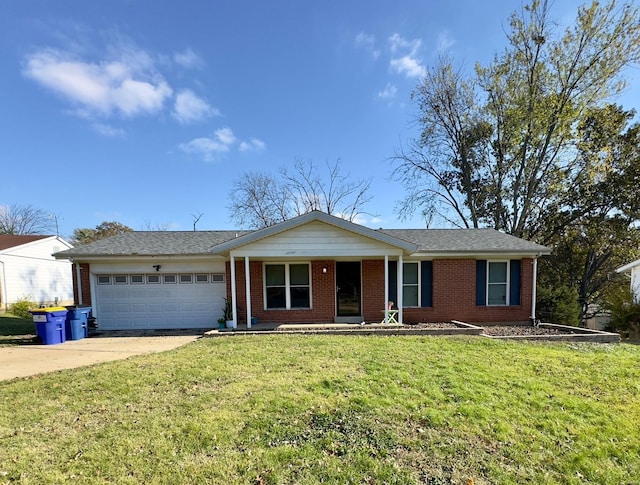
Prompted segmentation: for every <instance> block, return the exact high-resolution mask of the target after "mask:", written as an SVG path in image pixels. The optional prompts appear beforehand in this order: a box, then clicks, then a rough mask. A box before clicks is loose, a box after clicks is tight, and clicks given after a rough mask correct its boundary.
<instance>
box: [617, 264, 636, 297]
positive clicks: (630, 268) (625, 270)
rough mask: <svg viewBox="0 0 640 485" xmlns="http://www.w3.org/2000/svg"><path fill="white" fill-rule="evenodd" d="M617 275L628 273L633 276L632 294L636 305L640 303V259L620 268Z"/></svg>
mask: <svg viewBox="0 0 640 485" xmlns="http://www.w3.org/2000/svg"><path fill="white" fill-rule="evenodd" d="M616 273H627V274H630V275H631V293H632V294H633V299H634V301H635V302H636V303H640V259H638V260H636V261H634V262H633V263H629V264H626V265H624V266H623V267H622V268H618V269H617V270H616Z"/></svg>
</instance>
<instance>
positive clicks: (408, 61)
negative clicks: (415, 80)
mask: <svg viewBox="0 0 640 485" xmlns="http://www.w3.org/2000/svg"><path fill="white" fill-rule="evenodd" d="M389 65H390V66H391V69H392V70H393V71H395V72H396V73H398V74H404V75H405V76H407V77H422V76H424V75H425V74H426V72H427V71H426V69H425V67H424V66H423V65H422V64H420V61H418V60H417V59H414V58H413V57H411V56H403V57H400V58H396V59H391V62H390V63H389Z"/></svg>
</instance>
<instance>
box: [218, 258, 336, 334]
mask: <svg viewBox="0 0 640 485" xmlns="http://www.w3.org/2000/svg"><path fill="white" fill-rule="evenodd" d="M226 267H227V270H226V272H227V295H231V265H230V263H229V262H227V266H226ZM262 268H263V262H262V261H258V260H255V261H254V260H251V261H249V271H250V274H251V314H252V316H253V317H257V318H258V322H277V323H329V322H333V319H334V316H335V313H336V295H335V262H334V261H313V262H312V263H311V306H312V308H310V309H296V310H265V308H264V289H263V276H262ZM323 268H327V272H326V273H323V272H322V269H323ZM236 294H237V297H238V302H237V309H238V321H239V323H246V321H247V299H246V290H245V274H244V259H243V260H236Z"/></svg>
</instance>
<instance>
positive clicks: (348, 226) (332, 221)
mask: <svg viewBox="0 0 640 485" xmlns="http://www.w3.org/2000/svg"><path fill="white" fill-rule="evenodd" d="M314 222H319V223H322V224H324V225H327V226H330V227H331V228H336V229H339V230H342V231H346V232H350V233H352V234H356V235H358V236H361V237H363V238H368V239H369V240H372V241H374V242H377V243H382V244H384V245H387V246H392V247H394V248H397V249H401V250H403V251H406V252H409V253H411V252H414V251H415V250H416V248H417V247H416V245H415V244H413V243H411V242H408V241H404V240H402V239H398V238H396V237H394V236H392V235H390V234H385V233H383V232H380V231H375V230H373V229H369V228H368V227H365V226H361V225H359V224H355V223H353V222H349V221H347V220H345V219H340V218H339V217H335V216H332V215H330V214H327V213H325V212H320V211H312V212H308V213H306V214H303V215H301V216H298V217H294V218H293V219H289V220H287V221H284V222H281V223H279V224H276V225H273V226H269V227H265V228H264V229H259V230H257V231H254V232H251V233H248V234H245V235H244V236H241V237H238V238H236V239H234V240H229V241H226V242H224V243H222V244H219V245H217V246H214V247H212V248H211V252H213V253H214V254H226V253H228V252H229V251H232V250H234V249H238V248H240V247H243V246H247V245H250V244H254V243H256V242H258V241H261V240H265V239H267V238H273V237H275V236H278V235H281V234H283V233H285V232H288V231H293V230H296V229H298V228H302V227H303V226H306V225H309V224H311V223H314Z"/></svg>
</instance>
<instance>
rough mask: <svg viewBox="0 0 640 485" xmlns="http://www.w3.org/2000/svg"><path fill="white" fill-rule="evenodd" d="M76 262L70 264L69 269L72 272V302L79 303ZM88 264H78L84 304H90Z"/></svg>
mask: <svg viewBox="0 0 640 485" xmlns="http://www.w3.org/2000/svg"><path fill="white" fill-rule="evenodd" d="M76 268H77V264H76V263H74V264H73V265H72V266H71V271H72V273H73V302H74V304H76V305H79V304H80V297H79V296H78V278H77V276H78V273H77V269H76ZM89 276H90V275H89V264H88V263H81V264H80V283H81V288H82V303H83V304H84V305H91V283H90V279H89Z"/></svg>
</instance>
